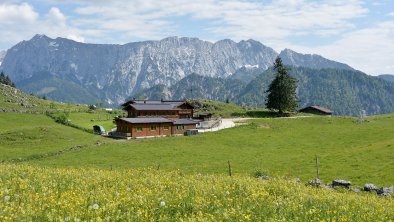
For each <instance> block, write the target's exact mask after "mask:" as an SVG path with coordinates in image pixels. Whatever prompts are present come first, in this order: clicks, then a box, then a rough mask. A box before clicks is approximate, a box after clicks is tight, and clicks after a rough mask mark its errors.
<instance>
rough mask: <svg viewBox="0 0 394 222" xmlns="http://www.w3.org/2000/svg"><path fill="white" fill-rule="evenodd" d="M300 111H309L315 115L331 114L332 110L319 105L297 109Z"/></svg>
mask: <svg viewBox="0 0 394 222" xmlns="http://www.w3.org/2000/svg"><path fill="white" fill-rule="evenodd" d="M299 112H301V113H310V114H317V115H332V114H333V111H331V110H329V109H327V108H324V107H321V106H307V107H305V108H302V109H300V110H299Z"/></svg>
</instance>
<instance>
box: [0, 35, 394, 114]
mask: <svg viewBox="0 0 394 222" xmlns="http://www.w3.org/2000/svg"><path fill="white" fill-rule="evenodd" d="M277 56H280V57H281V58H282V60H283V62H284V64H286V65H290V66H291V67H292V69H294V70H295V72H294V73H293V74H294V75H295V76H296V77H297V78H298V79H299V80H300V79H305V78H307V79H309V80H310V81H311V82H313V83H314V84H316V85H317V86H319V85H320V84H322V82H326V83H328V82H329V83H330V84H331V85H326V86H324V87H327V90H323V92H324V93H327V95H332V94H335V93H337V92H334V89H335V90H340V89H337V88H335V87H334V88H333V87H332V85H333V84H334V85H335V84H337V85H341V83H339V82H338V81H344V80H343V79H341V78H339V77H338V76H339V74H337V73H336V71H338V72H339V71H340V70H343V71H340V72H345V73H346V74H343V73H342V74H341V75H345V76H347V75H348V76H364V77H365V76H366V75H365V74H363V73H361V72H357V71H355V70H354V69H353V68H352V67H350V66H348V65H346V64H343V63H340V62H336V61H332V60H329V59H326V58H323V57H321V56H319V55H309V54H308V55H305V54H300V53H297V52H294V51H292V50H290V49H285V50H283V51H282V52H280V53H277V52H276V51H274V50H273V49H272V48H269V47H267V46H265V45H263V44H262V43H260V42H257V41H254V40H247V41H240V42H234V41H232V40H228V39H225V40H220V41H217V42H215V43H211V42H207V41H203V40H200V39H197V38H178V37H169V38H165V39H162V40H160V41H144V42H133V43H128V44H124V45H109V44H85V43H79V42H75V41H72V40H69V39H64V38H56V39H52V38H49V37H47V36H45V35H36V36H34V37H33V38H32V39H30V40H28V41H22V42H20V43H18V44H17V45H15V46H14V47H12V48H11V49H9V50H8V51H7V54H6V56H5V58H4V59H3V62H2V64H1V66H0V69H1V70H3V71H4V72H5V73H6V74H7V75H9V76H10V77H11V79H12V80H13V81H14V82H15V83H16V85H17V87H19V88H21V89H23V90H25V91H27V92H31V93H34V94H36V95H39V96H46V97H47V98H50V99H56V100H59V101H65V102H73V103H87V104H93V103H96V102H104V103H107V104H108V105H110V106H118V105H119V104H120V103H122V102H124V101H125V100H126V99H127V98H132V97H144V98H147V99H151V98H156V99H157V98H167V99H185V98H190V97H195V98H197V97H200V98H207V99H214V100H222V101H224V100H227V99H229V100H231V101H234V102H236V103H239V104H250V105H253V104H254V105H264V98H260V97H261V96H263V95H262V92H263V91H261V90H264V87H265V86H266V85H268V84H269V81H270V78H269V76H271V77H272V75H271V74H272V73H271V74H270V69H269V67H271V66H272V64H273V62H274V60H275V58H276V57H277ZM303 68H306V69H307V70H308V71H305V70H304V71H302V72H299V70H302V69H303ZM325 70H326V71H325ZM327 70H334V71H327ZM313 73H318V74H315V75H314V74H313ZM349 73H351V74H349ZM306 75H307V76H308V77H305V78H304V76H306ZM321 76H324V78H320V77H321ZM319 78H320V79H319ZM371 78H372V79H377V78H375V77H371ZM345 79H346V78H345ZM366 79H368V80H366ZM372 79H369V77H368V78H363V80H366V81H369V80H371V81H372ZM260 80H264V81H265V82H264V83H263V82H261V81H260ZM319 81H322V82H319ZM330 81H331V82H330ZM346 81H347V80H346ZM349 81H352V80H349ZM373 81H375V80H373ZM382 81H383V80H382ZM257 82H260V83H261V84H262V85H261V84H260V85H256V83H257ZM375 82H376V81H375ZM383 82H385V81H383ZM359 83H361V82H359ZM300 84H301V85H300V87H299V90H300V92H299V93H300V105H305V104H320V105H323V104H327V105H330V106H334V107H337V106H336V104H334V105H332V104H331V103H324V99H322V98H320V99H317V98H315V97H311V96H305V97H304V96H303V95H312V93H311V90H312V88H313V87H312V86H310V85H308V84H305V85H304V83H303V82H302V81H300ZM349 84H351V83H349ZM376 84H378V85H379V87H380V86H381V84H383V83H381V82H376ZM383 85H384V84H383ZM308 87H311V88H308ZM379 87H378V88H379ZM388 87H391V86H388ZM301 89H302V90H301ZM313 89H314V90H317V89H316V88H313ZM258 90H260V91H259V92H257V91H258ZM304 90H306V91H307V93H306V94H305V93H304V94H303V93H301V92H304ZM308 90H309V91H308ZM330 90H331V91H330ZM390 90H391V88H390ZM390 90H389V94H390V93H391V91H390ZM354 93H356V94H355V95H354V96H356V97H357V96H358V95H359V94H357V93H360V91H357V92H354ZM380 93H382V95H383V94H385V93H386V92H381V91H379V92H378V93H377V95H380ZM385 95H386V94H385ZM390 96H391V97H392V96H393V95H392V94H391V95H389V96H387V95H386V96H385V98H389V101H391V100H390V99H391V97H390ZM371 101H372V100H371ZM372 102H373V101H372ZM384 102H385V101H383V102H382V103H379V104H380V106H382V105H383V106H384V105H385V103H384ZM338 104H339V103H338ZM370 111H371V112H372V113H382V112H394V110H390V109H385V108H380V109H378V108H376V109H375V108H374V109H370ZM357 112H358V111H357ZM339 113H340V114H353V113H352V112H350V111H349V110H344V111H341V112H339Z"/></svg>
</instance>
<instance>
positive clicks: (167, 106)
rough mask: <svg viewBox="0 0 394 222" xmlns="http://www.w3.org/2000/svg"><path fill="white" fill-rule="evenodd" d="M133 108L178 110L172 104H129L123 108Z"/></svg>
mask: <svg viewBox="0 0 394 222" xmlns="http://www.w3.org/2000/svg"><path fill="white" fill-rule="evenodd" d="M128 108H134V109H135V110H179V108H177V107H176V106H174V105H173V104H149V103H146V104H130V105H128V106H127V107H126V108H125V109H128Z"/></svg>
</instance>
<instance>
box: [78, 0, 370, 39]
mask: <svg viewBox="0 0 394 222" xmlns="http://www.w3.org/2000/svg"><path fill="white" fill-rule="evenodd" d="M367 11H368V10H367V9H366V8H364V7H362V3H361V1H357V0H351V1H346V2H345V1H328V0H327V1H322V2H321V1H320V2H312V1H299V0H280V1H274V2H273V3H269V4H264V3H261V2H257V1H252V2H246V1H243V0H230V1H228V0H201V1H198V2H194V1H188V0H173V1H155V0H136V1H132V2H131V3H130V4H119V3H113V2H112V1H108V2H101V3H100V4H88V5H86V6H81V7H78V8H77V9H76V12H77V13H79V14H80V15H81V16H85V18H84V19H83V20H81V21H76V22H77V24H78V25H84V24H89V25H90V27H94V29H96V30H102V32H108V31H114V32H118V31H123V32H125V34H126V35H127V34H130V36H126V37H136V35H137V37H142V38H162V37H165V35H174V34H171V31H172V30H174V27H175V26H176V24H174V22H173V21H171V20H170V17H175V16H190V17H192V18H193V19H195V20H201V19H209V20H210V22H211V23H208V25H207V28H206V30H207V31H209V32H211V33H213V34H216V35H218V36H224V37H226V38H232V39H235V40H241V39H245V38H247V39H248V38H255V39H258V40H263V41H264V42H265V43H267V44H269V43H270V42H278V41H279V40H282V41H284V39H286V38H288V37H290V36H292V35H294V34H296V35H311V34H314V35H321V36H327V35H337V34H339V33H343V32H344V31H345V30H348V29H352V28H354V27H355V26H354V25H353V24H352V23H351V22H350V21H349V20H351V19H354V18H357V17H360V16H363V15H365V13H367ZM87 16H90V17H91V18H90V19H88V18H86V17H87ZM174 31H175V32H176V31H178V32H179V30H174ZM175 34H176V33H175ZM138 35H142V36H138Z"/></svg>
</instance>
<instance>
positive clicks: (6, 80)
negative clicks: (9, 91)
mask: <svg viewBox="0 0 394 222" xmlns="http://www.w3.org/2000/svg"><path fill="white" fill-rule="evenodd" d="M0 83H3V84H5V85H9V86H11V87H14V88H15V83H13V82H12V80H11V79H10V77H9V76H7V75H5V74H4V72H3V71H2V72H1V73H0Z"/></svg>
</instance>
